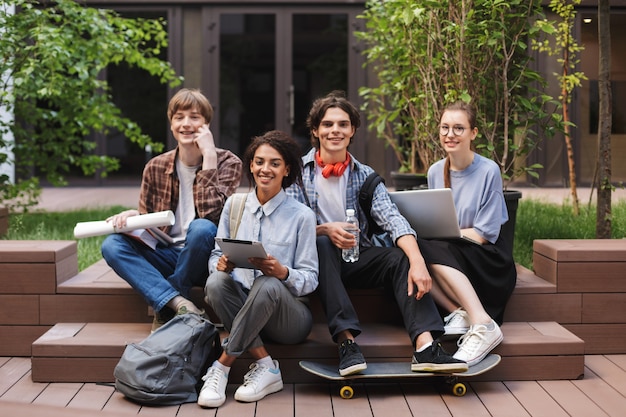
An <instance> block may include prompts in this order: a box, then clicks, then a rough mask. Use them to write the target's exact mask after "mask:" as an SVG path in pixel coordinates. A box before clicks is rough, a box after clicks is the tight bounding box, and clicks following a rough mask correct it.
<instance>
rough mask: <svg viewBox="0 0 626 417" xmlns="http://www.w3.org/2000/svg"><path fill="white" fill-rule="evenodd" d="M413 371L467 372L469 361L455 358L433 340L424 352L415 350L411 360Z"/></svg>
mask: <svg viewBox="0 0 626 417" xmlns="http://www.w3.org/2000/svg"><path fill="white" fill-rule="evenodd" d="M411 371H413V372H447V373H452V372H465V371H467V363H465V362H463V361H461V360H459V359H454V358H453V357H452V355H450V354H449V353H448V352H446V351H445V350H444V349H443V347H441V344H440V343H438V342H433V344H432V346H431V347H429V348H426V349H425V350H423V351H422V352H414V353H413V359H412V361H411Z"/></svg>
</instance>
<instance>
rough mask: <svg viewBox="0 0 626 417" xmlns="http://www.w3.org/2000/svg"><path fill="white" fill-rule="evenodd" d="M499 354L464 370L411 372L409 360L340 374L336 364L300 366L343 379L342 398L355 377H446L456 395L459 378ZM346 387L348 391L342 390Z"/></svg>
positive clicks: (460, 391) (460, 389) (481, 369)
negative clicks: (354, 372)
mask: <svg viewBox="0 0 626 417" xmlns="http://www.w3.org/2000/svg"><path fill="white" fill-rule="evenodd" d="M500 360H501V357H500V355H497V354H494V353H491V354H489V355H487V356H486V357H485V359H483V360H482V361H480V362H479V363H477V364H476V365H474V366H470V367H469V369H468V370H467V371H465V372H453V373H444V372H413V371H411V364H410V363H409V362H373V363H368V364H367V369H366V370H364V371H363V372H361V373H358V374H353V375H348V376H341V375H340V374H339V370H338V369H337V365H336V364H334V365H328V364H324V363H319V362H312V361H301V362H300V367H301V368H302V369H304V370H305V371H307V372H309V373H312V374H313V375H317V376H319V377H321V378H325V379H328V380H331V381H340V382H341V381H343V382H345V385H344V387H343V388H342V389H341V390H340V394H341V396H342V397H343V398H351V397H352V392H351V391H352V389H351V388H350V387H349V382H350V381H352V380H356V379H378V378H430V377H439V378H446V379H447V381H448V383H450V384H452V385H454V387H453V392H454V394H456V395H459V396H462V395H464V394H465V391H466V387H465V385H464V384H462V383H457V380H458V379H459V378H467V377H471V376H476V375H480V374H483V373H485V372H487V371H489V370H491V369H493V368H494V367H495V366H496V365H498V364H499V363H500ZM347 388H350V389H349V390H348V391H350V392H344V390H346V389H347Z"/></svg>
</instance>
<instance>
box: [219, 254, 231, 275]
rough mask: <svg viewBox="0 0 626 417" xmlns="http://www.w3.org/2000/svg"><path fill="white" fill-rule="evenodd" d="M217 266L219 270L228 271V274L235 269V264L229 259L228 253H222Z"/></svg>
mask: <svg viewBox="0 0 626 417" xmlns="http://www.w3.org/2000/svg"><path fill="white" fill-rule="evenodd" d="M216 268H217V270H218V271H221V272H226V273H227V274H230V273H231V272H232V271H233V269H235V264H234V263H232V262H231V261H229V260H228V258H227V257H226V255H222V256H220V258H219V259H218V260H217V266H216Z"/></svg>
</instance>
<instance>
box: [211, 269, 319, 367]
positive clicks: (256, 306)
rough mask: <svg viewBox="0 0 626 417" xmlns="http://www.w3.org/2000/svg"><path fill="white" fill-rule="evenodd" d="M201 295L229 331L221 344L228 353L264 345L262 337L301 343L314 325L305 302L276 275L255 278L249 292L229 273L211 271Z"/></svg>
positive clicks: (282, 341) (238, 353) (242, 351)
mask: <svg viewBox="0 0 626 417" xmlns="http://www.w3.org/2000/svg"><path fill="white" fill-rule="evenodd" d="M204 294H205V300H206V301H207V303H208V304H209V305H210V306H211V308H212V309H213V311H215V313H216V314H217V315H218V316H219V318H220V319H221V320H222V322H223V323H224V327H225V328H226V330H228V331H229V332H230V335H229V336H228V338H227V339H226V340H225V341H224V343H223V345H224V349H225V351H226V353H227V354H228V355H231V356H240V355H241V354H242V353H244V352H246V351H247V350H249V349H251V348H257V347H260V346H263V341H262V340H261V337H263V338H266V339H268V340H271V341H273V342H276V343H282V344H296V343H302V342H303V341H304V340H305V339H306V338H307V336H308V335H309V333H310V332H311V328H312V327H313V317H312V316H311V311H310V310H309V308H308V307H307V305H306V304H305V303H304V302H303V301H302V300H301V299H299V298H298V297H295V296H294V295H293V294H291V293H290V292H289V290H288V289H287V287H285V285H283V283H282V282H281V281H280V280H279V279H277V278H275V277H268V276H260V277H257V278H255V280H254V284H253V285H252V288H251V289H250V290H249V291H248V290H246V289H244V288H243V287H242V286H241V284H239V283H238V282H237V281H235V280H234V279H233V278H232V277H231V276H230V275H229V274H227V273H225V272H214V273H212V274H211V275H210V276H209V278H208V279H207V281H206V285H205V287H204Z"/></svg>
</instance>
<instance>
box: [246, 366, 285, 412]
mask: <svg viewBox="0 0 626 417" xmlns="http://www.w3.org/2000/svg"><path fill="white" fill-rule="evenodd" d="M282 389H283V378H282V375H281V373H280V367H279V366H278V361H276V360H275V361H274V368H270V367H267V366H265V365H260V364H258V363H257V362H254V363H253V364H252V365H250V370H249V371H248V373H246V374H245V375H244V377H243V385H241V386H240V387H239V388H237V391H235V399H236V400H237V401H242V402H246V403H250V402H254V401H259V400H261V399H262V398H265V396H267V395H269V394H273V393H275V392H278V391H280V390H282Z"/></svg>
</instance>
